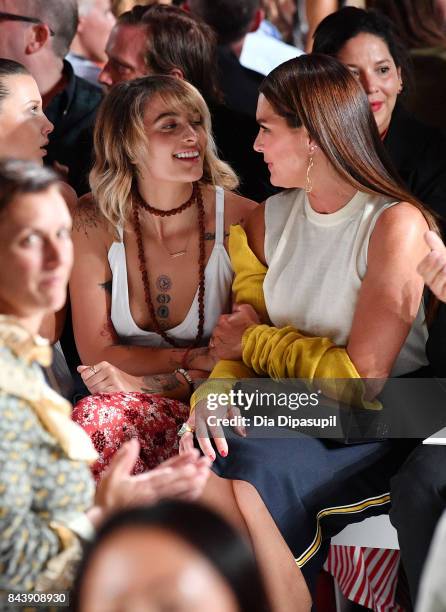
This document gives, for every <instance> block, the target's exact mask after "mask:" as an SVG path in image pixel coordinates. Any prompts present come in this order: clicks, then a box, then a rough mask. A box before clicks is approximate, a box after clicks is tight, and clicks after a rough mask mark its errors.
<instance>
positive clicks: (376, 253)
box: [368, 202, 429, 266]
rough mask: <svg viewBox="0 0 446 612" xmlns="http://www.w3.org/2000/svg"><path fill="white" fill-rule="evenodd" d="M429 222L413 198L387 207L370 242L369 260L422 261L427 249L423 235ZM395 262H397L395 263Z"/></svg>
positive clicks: (411, 263) (412, 262)
mask: <svg viewBox="0 0 446 612" xmlns="http://www.w3.org/2000/svg"><path fill="white" fill-rule="evenodd" d="M428 229H429V225H428V223H427V221H426V218H425V217H424V215H423V213H422V211H421V210H420V209H419V208H417V207H416V206H414V205H413V204H410V203H409V202H400V203H399V204H396V205H395V206H391V207H390V208H387V209H386V210H385V211H384V212H383V213H382V214H381V215H380V217H379V219H378V221H377V223H376V226H375V228H374V230H373V233H372V235H371V238H370V244H369V249H368V251H369V258H368V259H369V264H373V262H376V263H378V266H381V265H382V263H383V262H385V261H388V262H398V261H401V262H403V261H404V262H405V264H407V265H413V264H414V263H416V264H418V262H419V261H420V260H421V258H422V257H424V255H425V254H426V253H427V250H428V249H427V246H426V243H425V241H424V239H423V236H424V234H425V232H426V231H427V230H428ZM392 265H393V264H392Z"/></svg>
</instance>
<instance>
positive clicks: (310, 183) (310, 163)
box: [305, 150, 314, 193]
mask: <svg viewBox="0 0 446 612" xmlns="http://www.w3.org/2000/svg"><path fill="white" fill-rule="evenodd" d="M313 153H314V150H311V154H310V159H309V160H308V166H307V180H306V182H305V191H306V192H307V193H311V191H312V189H313V181H312V180H311V169H312V167H313V165H314V160H313Z"/></svg>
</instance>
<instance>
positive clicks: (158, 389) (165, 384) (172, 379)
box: [141, 374, 182, 393]
mask: <svg viewBox="0 0 446 612" xmlns="http://www.w3.org/2000/svg"><path fill="white" fill-rule="evenodd" d="M142 382H143V385H142V386H141V391H142V393H163V392H166V391H174V390H175V389H178V388H179V387H181V386H182V383H181V382H180V381H179V380H178V379H177V377H176V376H175V374H156V375H154V376H143V379H142Z"/></svg>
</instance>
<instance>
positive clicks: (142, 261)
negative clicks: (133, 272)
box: [132, 182, 206, 347]
mask: <svg viewBox="0 0 446 612" xmlns="http://www.w3.org/2000/svg"><path fill="white" fill-rule="evenodd" d="M194 202H196V204H197V217H198V233H199V244H198V247H199V248H198V278H199V281H198V325H197V335H196V337H195V340H194V342H193V343H192V345H191V347H194V346H198V345H199V343H200V342H201V339H202V338H203V331H204V291H205V278H204V271H205V257H206V251H205V240H204V237H205V224H204V217H205V213H204V205H203V196H202V194H201V189H200V185H199V184H198V182H197V183H194V184H193V189H192V195H191V196H190V198H189V199H188V200H187V201H186V202H184V204H181V205H180V206H177V208H173V209H172V210H160V209H159V208H155V207H153V206H150V204H147V202H144V200H143V199H142V198H141V196H140V194H139V192H137V191H136V189H135V190H134V193H133V207H132V208H133V226H134V230H135V235H136V243H137V246H138V260H139V269H140V272H141V279H142V284H143V287H144V297H145V302H146V305H147V308H148V310H149V314H150V318H151V319H152V323H153V326H154V328H155V331H156V332H157V333H158V334H159V335H160V336H161V337H162V338H164V340H166V342H168V343H169V344H171V345H172V346H174V347H178V346H179V345H178V344H177V343H176V342H175V340H174V339H173V338H170V337H169V336H168V335H167V334H166V332H165V331H164V329H163V328H162V327H161V325H160V324H159V321H158V319H157V316H156V313H155V308H154V306H153V301H152V294H151V292H150V283H149V275H148V273H147V267H146V256H145V251H144V243H143V239H142V232H141V223H140V220H139V210H140V208H144V209H145V210H147V211H148V212H149V213H150V214H152V215H155V216H157V217H171V216H173V215H178V214H180V213H182V212H183V211H184V210H186V209H187V208H190V207H191V206H192V204H193V203H194Z"/></svg>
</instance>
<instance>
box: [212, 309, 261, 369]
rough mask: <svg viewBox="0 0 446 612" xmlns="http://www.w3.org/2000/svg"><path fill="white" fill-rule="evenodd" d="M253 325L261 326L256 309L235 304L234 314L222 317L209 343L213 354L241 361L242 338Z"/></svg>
mask: <svg viewBox="0 0 446 612" xmlns="http://www.w3.org/2000/svg"><path fill="white" fill-rule="evenodd" d="M251 325H260V319H259V316H258V314H257V313H256V311H255V310H254V308H253V307H252V306H250V305H249V304H235V305H234V307H233V309H232V314H230V315H222V316H221V317H220V319H219V320H218V323H217V326H216V327H215V329H214V333H213V334H212V338H211V341H210V343H209V346H210V348H211V351H212V354H213V355H215V356H216V357H218V358H219V359H231V360H234V361H238V360H240V359H241V358H242V337H243V334H244V333H245V331H246V330H247V329H248V327H251Z"/></svg>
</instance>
